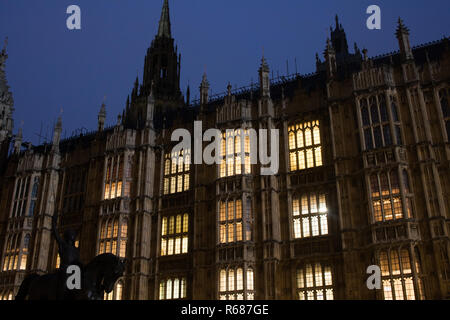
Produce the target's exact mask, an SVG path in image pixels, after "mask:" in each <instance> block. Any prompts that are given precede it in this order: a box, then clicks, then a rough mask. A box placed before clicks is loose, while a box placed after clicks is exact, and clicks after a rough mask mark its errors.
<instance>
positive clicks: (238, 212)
mask: <svg viewBox="0 0 450 320" xmlns="http://www.w3.org/2000/svg"><path fill="white" fill-rule="evenodd" d="M218 206H219V208H218V210H219V213H218V217H219V243H221V244H225V243H233V242H240V241H248V240H251V230H249V226H250V224H251V222H250V221H249V220H250V217H249V216H247V215H249V212H248V211H247V212H246V217H245V220H244V217H243V214H242V200H241V199H236V200H228V201H220V202H219V205H218ZM244 223H245V224H246V229H245V230H246V232H244Z"/></svg>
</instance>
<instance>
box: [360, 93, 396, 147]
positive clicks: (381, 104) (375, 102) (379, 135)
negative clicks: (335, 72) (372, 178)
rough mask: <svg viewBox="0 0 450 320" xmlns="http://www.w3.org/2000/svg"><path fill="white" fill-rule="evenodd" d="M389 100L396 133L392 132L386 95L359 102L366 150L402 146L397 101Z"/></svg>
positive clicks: (393, 98)
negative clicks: (395, 145)
mask: <svg viewBox="0 0 450 320" xmlns="http://www.w3.org/2000/svg"><path fill="white" fill-rule="evenodd" d="M389 99H390V103H391V111H392V121H393V127H394V130H395V132H392V130H391V125H390V119H389V110H388V107H387V103H386V96H385V95H384V94H380V95H377V96H370V97H368V98H362V99H361V100H360V101H359V104H360V109H361V118H362V130H363V133H364V148H365V150H370V149H376V148H382V147H387V146H391V145H393V144H397V145H400V144H402V139H401V129H400V120H399V118H398V110H397V104H396V100H395V97H393V96H390V97H389ZM394 139H395V140H394Z"/></svg>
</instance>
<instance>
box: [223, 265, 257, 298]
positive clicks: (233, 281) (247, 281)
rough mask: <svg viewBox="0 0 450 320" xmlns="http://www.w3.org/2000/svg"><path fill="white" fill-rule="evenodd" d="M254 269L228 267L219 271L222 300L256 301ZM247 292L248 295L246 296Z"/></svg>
mask: <svg viewBox="0 0 450 320" xmlns="http://www.w3.org/2000/svg"><path fill="white" fill-rule="evenodd" d="M245 275H246V276H245ZM253 281H254V279H253V269H252V268H247V269H246V270H245V268H242V267H237V268H233V267H228V268H227V269H221V270H220V271H219V298H220V300H254V297H255V292H254V283H253ZM245 292H247V295H246V296H245Z"/></svg>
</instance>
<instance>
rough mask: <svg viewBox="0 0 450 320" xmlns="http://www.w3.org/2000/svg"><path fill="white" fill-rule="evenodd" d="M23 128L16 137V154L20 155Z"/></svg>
mask: <svg viewBox="0 0 450 320" xmlns="http://www.w3.org/2000/svg"><path fill="white" fill-rule="evenodd" d="M22 138H23V135H22V128H19V132H18V133H17V135H16V139H15V140H14V154H19V153H20V149H21V148H22Z"/></svg>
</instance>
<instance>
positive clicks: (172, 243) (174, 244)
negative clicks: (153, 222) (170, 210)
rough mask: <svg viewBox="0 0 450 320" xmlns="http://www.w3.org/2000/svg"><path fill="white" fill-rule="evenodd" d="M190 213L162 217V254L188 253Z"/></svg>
mask: <svg viewBox="0 0 450 320" xmlns="http://www.w3.org/2000/svg"><path fill="white" fill-rule="evenodd" d="M188 242H189V215H188V214H187V213H185V214H179V215H176V216H168V217H163V218H162V219H161V256H171V255H179V254H186V253H188Z"/></svg>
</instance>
